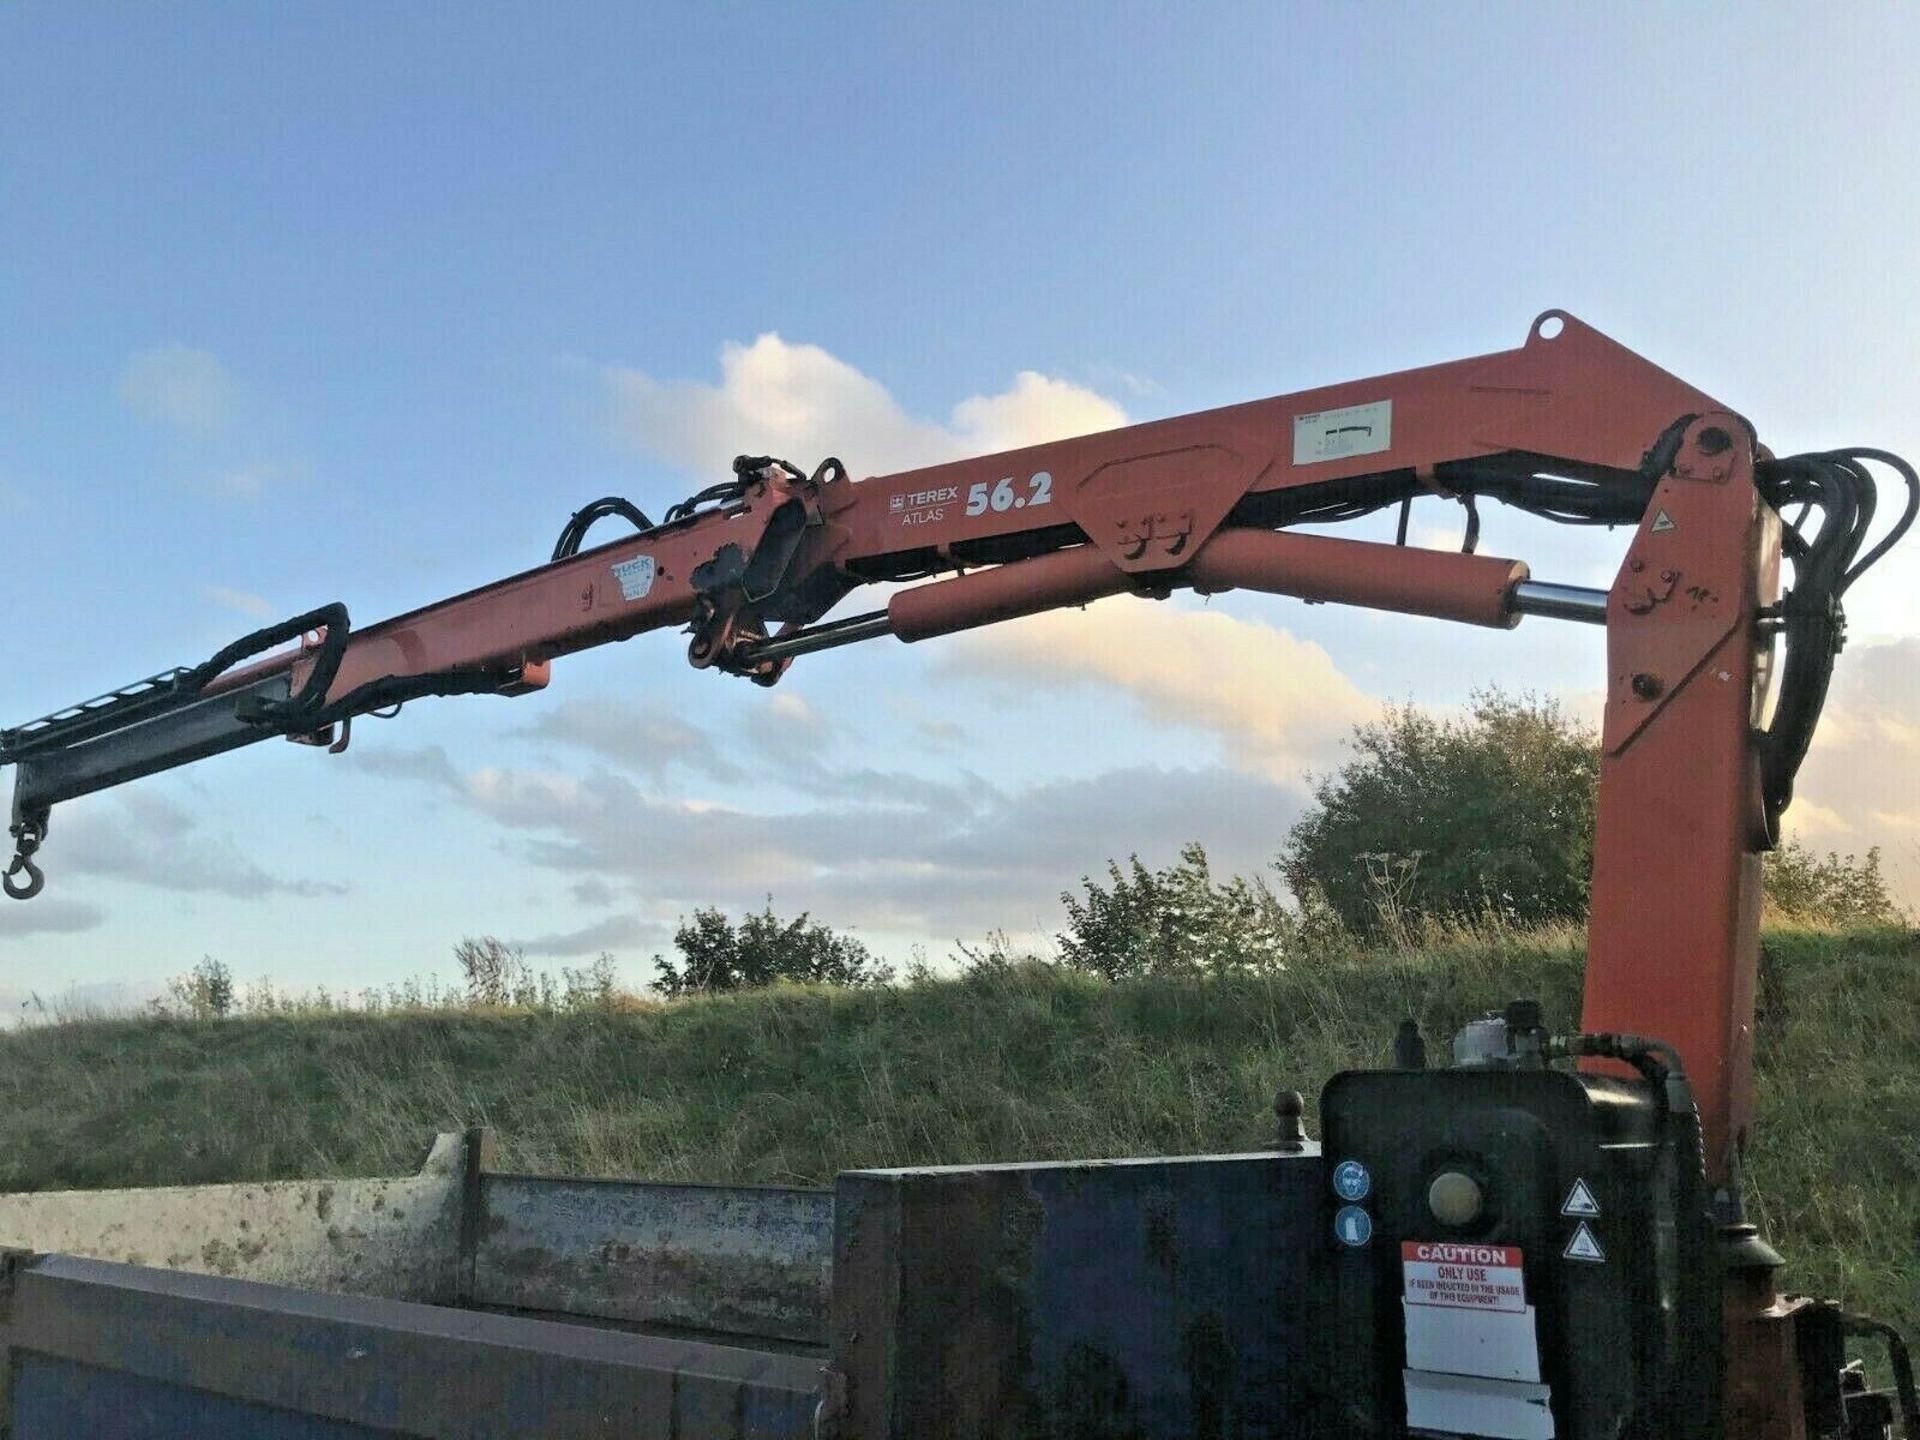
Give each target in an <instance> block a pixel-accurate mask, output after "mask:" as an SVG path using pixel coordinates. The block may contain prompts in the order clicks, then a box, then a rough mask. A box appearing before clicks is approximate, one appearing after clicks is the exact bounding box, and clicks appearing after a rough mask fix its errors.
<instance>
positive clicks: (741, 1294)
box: [471, 1175, 833, 1345]
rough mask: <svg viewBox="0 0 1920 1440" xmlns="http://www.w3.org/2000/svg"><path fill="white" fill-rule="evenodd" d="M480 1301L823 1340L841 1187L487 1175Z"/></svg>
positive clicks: (477, 1257)
mask: <svg viewBox="0 0 1920 1440" xmlns="http://www.w3.org/2000/svg"><path fill="white" fill-rule="evenodd" d="M474 1230H475V1233H476V1235H477V1242H476V1248H475V1252H474V1256H473V1283H472V1291H471V1298H472V1300H473V1302H474V1303H476V1304H481V1305H495V1306H502V1307H508V1308H513V1309H522V1310H544V1311H553V1312H559V1313H565V1314H569V1315H585V1316H595V1317H600V1318H604V1319H610V1320H621V1321H630V1322H638V1323H649V1324H661V1325H673V1326H679V1327H684V1328H688V1329H695V1330H705V1331H716V1332H725V1333H729V1334H736V1335H744V1336H754V1337H761V1338H767V1339H779V1340H793V1341H802V1342H806V1343H810V1344H815V1345H824V1344H825V1343H826V1338H827V1334H826V1332H827V1302H828V1293H829V1274H830V1270H831V1266H832V1258H833V1194H832V1192H831V1191H827V1190H806V1189H788V1188H783V1187H774V1186H745V1185H738V1186H731V1185H678V1184H665V1183H655V1182H645V1181H629V1180H611V1181H598V1180H569V1179H561V1178H549V1177H539V1176H521V1175H486V1176H483V1177H482V1178H481V1181H480V1211H479V1219H478V1221H477V1223H476V1225H475V1227H474Z"/></svg>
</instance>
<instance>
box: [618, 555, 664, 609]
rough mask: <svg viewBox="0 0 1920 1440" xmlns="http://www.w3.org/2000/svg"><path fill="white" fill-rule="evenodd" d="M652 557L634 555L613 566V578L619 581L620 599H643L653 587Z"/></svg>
mask: <svg viewBox="0 0 1920 1440" xmlns="http://www.w3.org/2000/svg"><path fill="white" fill-rule="evenodd" d="M653 569H654V566H653V557H652V556H651V555H636V556H634V557H633V559H631V560H622V561H621V562H620V563H619V564H618V565H615V566H614V567H613V578H614V579H616V580H618V581H619V582H620V598H621V599H622V600H644V599H646V598H647V592H648V591H649V590H651V589H653Z"/></svg>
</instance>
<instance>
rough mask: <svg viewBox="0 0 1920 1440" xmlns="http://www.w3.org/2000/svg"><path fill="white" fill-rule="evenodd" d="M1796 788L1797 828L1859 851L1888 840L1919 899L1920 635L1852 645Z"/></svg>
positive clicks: (1793, 811)
mask: <svg viewBox="0 0 1920 1440" xmlns="http://www.w3.org/2000/svg"><path fill="white" fill-rule="evenodd" d="M1794 795H1795V798H1794V802H1793V804H1792V806H1791V807H1790V808H1789V809H1788V810H1787V814H1786V827H1787V830H1788V832H1789V833H1790V834H1794V835H1797V836H1799V837H1800V838H1802V839H1803V840H1805V841H1806V843H1808V844H1809V845H1817V846H1818V847H1819V848H1821V849H1837V850H1840V851H1843V852H1852V853H1854V854H1864V853H1865V852H1866V851H1867V849H1868V848H1869V847H1871V846H1875V845H1878V846H1880V847H1881V848H1882V849H1883V851H1884V852H1885V861H1886V868H1887V872H1888V875H1889V878H1890V879H1891V880H1892V881H1893V883H1894V885H1895V886H1896V889H1897V891H1898V893H1899V894H1900V896H1901V897H1902V898H1903V900H1904V901H1905V902H1906V903H1908V904H1914V903H1920V636H1909V637H1907V638H1906V639H1902V640H1896V641H1893V642H1891V643H1887V644H1880V645H1851V646H1848V647H1847V650H1846V651H1845V653H1843V654H1842V655H1841V656H1840V659H1839V661H1838V662H1837V664H1836V665H1835V666H1834V672H1833V688H1832V689H1831V691H1829V693H1828V696H1827V708H1826V711H1825V713H1824V714H1823V715H1822V716H1821V718H1820V727H1819V729H1818V730H1816V731H1815V732H1814V737H1813V747H1812V749H1811V750H1810V751H1809V752H1808V754H1807V759H1806V763H1805V764H1804V765H1803V766H1802V767H1801V769H1800V777H1799V781H1798V783H1797V784H1796V785H1795V787H1794Z"/></svg>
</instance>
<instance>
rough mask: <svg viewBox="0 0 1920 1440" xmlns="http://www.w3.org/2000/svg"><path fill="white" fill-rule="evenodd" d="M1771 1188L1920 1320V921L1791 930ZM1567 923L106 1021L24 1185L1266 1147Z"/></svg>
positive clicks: (1912, 1324) (730, 1175)
mask: <svg viewBox="0 0 1920 1440" xmlns="http://www.w3.org/2000/svg"><path fill="white" fill-rule="evenodd" d="M1768 949H1769V953H1770V961H1769V965H1768V967H1767V972H1766V974H1765V976H1764V977H1763V984H1762V1006H1761V1019H1760V1054H1761V1057H1762V1059H1761V1077H1760V1080H1761V1094H1760V1101H1761V1110H1762V1118H1761V1125H1760V1131H1759V1135H1760V1138H1759V1140H1758V1143H1757V1146H1756V1149H1755V1152H1754V1155H1753V1157H1752V1162H1753V1164H1752V1169H1753V1188H1754V1191H1755V1200H1756V1209H1757V1211H1758V1217H1757V1218H1759V1220H1760V1221H1761V1223H1762V1225H1763V1227H1764V1230H1765V1232H1766V1234H1767V1235H1768V1236H1769V1238H1770V1239H1772V1240H1773V1242H1774V1243H1775V1244H1776V1245H1777V1246H1778V1247H1779V1248H1780V1249H1781V1250H1783V1251H1784V1252H1785V1253H1787V1254H1788V1255H1789V1256H1790V1257H1791V1260H1792V1268H1791V1270H1790V1272H1789V1275H1788V1278H1787V1283H1788V1284H1789V1285H1790V1286H1792V1287H1794V1288H1800V1289H1805V1290H1809V1291H1817V1292H1821V1293H1826V1294H1835V1295H1840V1296H1843V1297H1845V1298H1846V1299H1847V1300H1848V1301H1849V1302H1850V1303H1852V1304H1854V1305H1855V1306H1857V1307H1859V1308H1863V1309H1868V1310H1872V1311H1874V1312H1877V1313H1880V1314H1882V1315H1885V1316H1887V1317H1889V1318H1897V1319H1898V1320H1899V1321H1900V1322H1901V1323H1903V1324H1904V1325H1906V1326H1907V1327H1908V1328H1909V1329H1910V1330H1911V1329H1920V942H1916V939H1915V937H1914V936H1913V935H1912V934H1911V933H1910V932H1905V931H1898V930H1863V931H1853V932H1832V931H1821V930H1780V931H1775V932H1773V933H1771V934H1770V935H1769V937H1768ZM1578 988H1579V956H1578V940H1577V937H1576V936H1574V935H1572V934H1570V933H1569V934H1548V935H1535V936H1519V937H1502V938H1496V939H1482V940H1466V939H1463V940H1461V941H1460V942H1458V943H1457V944H1453V945H1448V946H1439V947H1433V948H1429V949H1426V950H1423V951H1420V952H1418V953H1413V954H1385V955H1378V956H1371V957H1361V958H1359V959H1356V960H1353V961H1350V962H1345V963H1342V964H1339V965H1328V966H1324V967H1316V968H1303V967H1296V968H1294V969H1293V970H1291V971H1288V972H1286V973H1284V974H1278V975H1273V976H1270V977H1258V978H1244V979H1226V980H1214V981H1208V982H1178V983H1176V982H1154V981H1140V982H1131V983H1126V984H1120V985H1109V984H1106V983H1103V982H1099V981H1096V980H1091V979H1088V978H1086V977H1084V976H1079V975H1074V974H1068V973H1063V972H1060V971H1058V970H1054V969H1049V968H1045V967H1013V968H1009V969H1004V970H999V971H995V972H991V973H982V974H978V975H975V976H971V977H968V978H964V979H957V980H950V981H939V982H933V983H923V984H919V985H915V986H911V987H905V988H898V989H877V990H866V991H837V992H836V991H825V990H799V989H784V990H775V991H771V992H762V993H758V994H751V995H742V996H735V997H723V998H713V999H703V1000H692V1001H684V1002H679V1003H675V1004H671V1005H661V1006H655V1007H648V1008H642V1009H639V1010H634V1011H631V1012H627V1013H607V1012H600V1013H595V1012H583V1013H575V1014H543V1013H512V1012H504V1013H458V1012H447V1011H437V1012H429V1013H420V1014H399V1015H384V1016H366V1015H353V1014H333V1015H320V1016H276V1017H267V1018H257V1019H237V1020H213V1021H188V1020H171V1019H140V1020H115V1021H92V1022H87V1023H76V1024H68V1025H60V1026H50V1027H45V1028H40V1029H34V1030H27V1031H23V1032H19V1033H15V1034H12V1035H8V1036H6V1037H4V1038H0V1190H22V1189H48V1188H59V1187H88V1186H105V1185H149V1184H165V1183H184V1182H199V1181H212V1180H227V1179H243V1178H270V1177H279V1176H294V1175H348V1174H373V1173H380V1172H392V1171H397V1170H403V1169H405V1168H407V1167H409V1166H410V1165H412V1164H413V1163H414V1162H415V1161H416V1160H417V1158H418V1155H419V1152H420V1147H421V1146H422V1144H423V1143H424V1141H425V1140H426V1138H427V1137H428V1136H429V1135H431V1134H432V1133H433V1132H434V1131H436V1130H439V1129H451V1128H456V1127H459V1126H462V1125H467V1124H486V1125H490V1126H493V1127H494V1128H495V1129H496V1130H497V1131H498V1133H499V1137H500V1140H501V1142H502V1145H503V1149H504V1154H505V1159H506V1161H507V1163H508V1164H510V1165H512V1166H514V1167H517V1168H524V1169H534V1170H557V1171H569V1172H574V1173H579V1174H632V1175H650V1176H657V1177H663V1178H700V1179H733V1180H750V1181H777V1182H788V1183H815V1182H821V1181H824V1180H826V1179H828V1178H829V1177H830V1176H831V1175H832V1174H833V1173H834V1172H835V1171H836V1170H840V1169H844V1168H848V1167H853V1166H862V1165H884V1164H903V1163H912V1162H938V1161H973V1160H989V1159H1014V1158H1047V1157H1066V1156H1075V1155H1082V1156H1084V1155H1129V1154H1151V1153H1163V1152H1180V1151H1205V1150H1222V1149H1247V1148H1254V1147H1258V1146H1261V1145H1263V1144H1265V1143H1266V1142H1267V1140H1268V1138H1269V1137H1270V1135H1271V1133H1272V1117H1271V1112H1270V1109H1269V1106H1270V1104H1271V1100H1272V1096H1273V1093H1274V1090H1275V1088H1276V1087H1278V1086H1282V1085H1285V1086H1291V1087H1294V1088H1297V1089H1300V1090H1302V1091H1304V1092H1306V1093H1307V1094H1308V1096H1309V1097H1310V1098H1311V1097H1312V1095H1313V1094H1314V1093H1315V1092H1316V1091H1317V1090H1318V1088H1319V1086H1320V1084H1321V1082H1322V1081H1323V1080H1325V1078H1326V1077H1327V1075H1329V1074H1330V1073H1332V1072H1333V1071H1335V1070H1337V1069H1341V1068H1344V1067H1348V1066H1355V1065H1372V1064H1379V1063H1382V1062H1383V1061H1384V1058H1385V1052H1386V1048H1387V1040H1388V1037H1389V1036H1390V1035H1391V1032H1392V1028H1393V1023H1394V1022H1395V1021H1396V1020H1397V1019H1398V1018H1399V1017H1401V1016H1403V1015H1415V1016H1418V1017H1419V1018H1420V1020H1421V1022H1422V1025H1423V1028H1425V1029H1426V1031H1427V1033H1428V1034H1429V1035H1430V1036H1433V1037H1436V1039H1437V1038H1438V1037H1442V1036H1445V1035H1448V1034H1450V1033H1451V1032H1452V1030H1453V1029H1454V1028H1456V1027H1457V1026H1458V1025H1459V1024H1460V1023H1461V1022H1462V1021H1464V1020H1465V1019H1467V1018H1469V1017H1470V1016H1472V1015H1473V1014H1475V1013H1477V1012H1479V1011H1481V1010H1483V1009H1486V1008H1488V1007H1492V1006H1496V1005H1498V1004H1499V1003H1500V1002H1502V1001H1503V1000H1505V999H1507V998H1510V997H1512V996H1515V995H1522V994H1526V995H1538V996H1539V997H1540V998H1541V999H1542V1000H1544V1001H1545V1002H1546V1005H1547V1009H1548V1014H1549V1016H1550V1017H1553V1018H1556V1019H1559V1020H1562V1021H1566V1020H1570V1019H1571V1018H1572V1017H1574V1016H1575V1015H1576V1014H1577V1004H1576V996H1577V993H1578Z"/></svg>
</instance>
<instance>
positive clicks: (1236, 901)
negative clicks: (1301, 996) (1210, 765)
mask: <svg viewBox="0 0 1920 1440" xmlns="http://www.w3.org/2000/svg"><path fill="white" fill-rule="evenodd" d="M1080 888H1081V890H1082V891H1083V892H1084V893H1083V894H1081V895H1078V896H1076V895H1074V894H1073V893H1072V892H1070V891H1069V892H1067V893H1065V894H1063V895H1062V896H1061V897H1060V899H1061V901H1062V903H1064V904H1065V905H1066V907H1067V928H1066V929H1065V930H1064V931H1062V932H1061V933H1060V934H1059V935H1058V936H1057V937H1056V939H1057V942H1058V944H1059V948H1060V962H1061V963H1062V964H1064V965H1066V966H1068V967H1069V968H1070V969H1074V970H1085V971H1088V972H1090V973H1092V974H1096V975H1101V976H1104V977H1106V978H1107V979H1109V980H1129V979H1134V978H1136V977H1139V976H1149V975H1152V976H1176V975H1223V974H1229V973H1233V972H1236V971H1262V970H1269V969H1284V968H1285V958H1286V957H1287V956H1288V955H1289V954H1290V953H1292V952H1294V951H1295V950H1296V949H1298V948H1299V946H1300V944H1301V942H1302V941H1303V940H1304V939H1307V938H1310V937H1311V935H1312V932H1313V931H1314V928H1315V925H1316V922H1317V921H1321V920H1324V919H1325V918H1326V917H1325V916H1324V914H1323V912H1322V911H1318V910H1315V909H1313V908H1312V907H1306V908H1303V909H1302V910H1298V911H1289V910H1288V909H1287V907H1286V906H1285V905H1284V904H1283V903H1282V902H1281V901H1280V899H1279V897H1278V896H1276V895H1275V894H1274V893H1273V890H1272V889H1271V888H1270V887H1269V886H1268V885H1267V883H1266V881H1265V880H1263V879H1261V878H1260V877H1258V876H1255V877H1254V878H1253V879H1251V880H1248V879H1245V878H1243V877H1241V876H1234V877H1233V878H1232V879H1229V880H1217V879H1215V878H1214V875H1213V871H1212V868H1211V866H1210V865H1209V863H1208V861H1207V852H1206V851H1205V850H1204V849H1203V848H1202V847H1201V846H1200V845H1199V844H1197V843H1189V844H1188V845H1186V846H1185V847H1184V848H1183V849H1182V850H1181V851H1180V859H1179V861H1178V863H1176V864H1173V865H1169V866H1168V867H1167V868H1165V869H1164V870H1149V869H1148V868H1147V867H1146V866H1144V865H1142V864H1141V863H1140V857H1139V856H1138V855H1134V856H1131V857H1129V858H1128V861H1127V864H1126V865H1125V866H1124V867H1122V866H1121V865H1119V864H1118V863H1116V862H1114V861H1108V862H1107V883H1106V884H1104V885H1103V884H1101V883H1099V882H1098V881H1096V880H1094V879H1093V878H1092V877H1090V876H1082V877H1081V879H1080Z"/></svg>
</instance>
